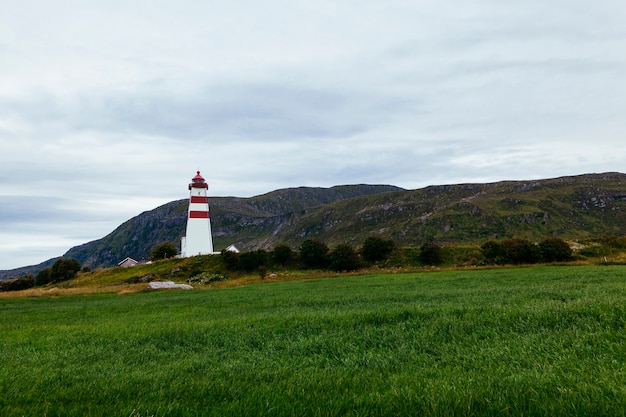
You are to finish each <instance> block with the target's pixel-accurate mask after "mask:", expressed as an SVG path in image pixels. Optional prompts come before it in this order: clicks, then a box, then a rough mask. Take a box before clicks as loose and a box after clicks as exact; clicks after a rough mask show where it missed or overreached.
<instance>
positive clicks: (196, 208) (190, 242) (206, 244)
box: [180, 171, 213, 257]
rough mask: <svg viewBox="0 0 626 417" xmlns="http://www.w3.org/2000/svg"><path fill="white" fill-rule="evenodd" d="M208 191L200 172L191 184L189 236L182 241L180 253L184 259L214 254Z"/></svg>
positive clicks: (188, 217) (188, 216)
mask: <svg viewBox="0 0 626 417" xmlns="http://www.w3.org/2000/svg"><path fill="white" fill-rule="evenodd" d="M208 189H209V185H208V184H207V183H206V181H205V180H204V178H202V176H201V175H200V171H198V172H197V174H196V176H195V177H193V178H192V179H191V184H189V210H188V212H187V234H186V236H185V237H183V239H182V242H181V251H180V252H181V255H182V256H183V257H189V256H195V255H206V254H210V253H213V238H212V237H211V217H210V216H209V197H207V195H206V193H207V190H208Z"/></svg>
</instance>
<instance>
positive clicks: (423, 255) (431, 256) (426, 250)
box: [419, 242, 443, 265]
mask: <svg viewBox="0 0 626 417" xmlns="http://www.w3.org/2000/svg"><path fill="white" fill-rule="evenodd" d="M419 259H420V262H421V263H423V264H424V265H439V264H441V263H442V262H443V251H442V250H441V247H440V246H439V245H437V244H436V243H433V242H426V243H423V244H422V245H421V246H420V254H419Z"/></svg>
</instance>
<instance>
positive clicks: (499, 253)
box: [480, 240, 506, 264]
mask: <svg viewBox="0 0 626 417" xmlns="http://www.w3.org/2000/svg"><path fill="white" fill-rule="evenodd" d="M480 249H481V252H482V254H483V256H484V257H485V261H487V263H490V264H502V263H506V259H505V258H506V254H505V252H504V246H503V245H502V243H500V242H496V241H495V240H489V241H487V242H485V243H483V245H482V246H481V247H480Z"/></svg>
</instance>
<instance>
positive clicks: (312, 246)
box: [300, 239, 328, 269]
mask: <svg viewBox="0 0 626 417" xmlns="http://www.w3.org/2000/svg"><path fill="white" fill-rule="evenodd" d="M300 261H301V262H302V265H303V266H304V267H305V268H311V269H316V268H319V269H323V268H326V267H327V266H328V246H326V244H325V243H324V242H322V241H320V240H317V239H307V240H305V241H304V242H302V244H301V245H300Z"/></svg>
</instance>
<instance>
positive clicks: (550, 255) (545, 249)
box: [538, 237, 572, 262]
mask: <svg viewBox="0 0 626 417" xmlns="http://www.w3.org/2000/svg"><path fill="white" fill-rule="evenodd" d="M538 248H539V254H540V255H541V259H542V260H543V261H544V262H565V261H570V260H571V259H572V248H570V246H569V244H568V243H567V242H566V241H564V240H563V239H559V238H558V237H553V238H548V239H545V240H543V241H541V242H540V243H539V246H538Z"/></svg>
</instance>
